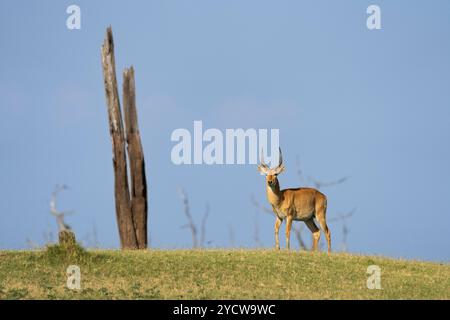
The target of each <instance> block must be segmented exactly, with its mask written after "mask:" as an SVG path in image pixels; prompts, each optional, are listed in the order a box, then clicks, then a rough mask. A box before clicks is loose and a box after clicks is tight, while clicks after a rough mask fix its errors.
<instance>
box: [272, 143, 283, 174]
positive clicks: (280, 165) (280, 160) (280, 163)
mask: <svg viewBox="0 0 450 320" xmlns="http://www.w3.org/2000/svg"><path fill="white" fill-rule="evenodd" d="M278 150H279V152H280V154H279V158H278V166H277V167H276V168H275V169H274V171H275V173H276V174H280V173H282V172H283V171H284V164H283V155H282V154H281V148H280V147H278Z"/></svg>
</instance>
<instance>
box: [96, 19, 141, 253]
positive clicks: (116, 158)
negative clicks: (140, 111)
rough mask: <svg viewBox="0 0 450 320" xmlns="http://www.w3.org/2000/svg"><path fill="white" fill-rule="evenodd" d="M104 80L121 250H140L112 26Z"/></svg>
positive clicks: (104, 49) (104, 48) (104, 50)
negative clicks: (129, 185)
mask: <svg viewBox="0 0 450 320" xmlns="http://www.w3.org/2000/svg"><path fill="white" fill-rule="evenodd" d="M102 65H103V78H104V85H105V94H106V101H107V106H108V117H109V132H110V135H111V140H112V150H113V166H114V193H115V203H116V218H117V224H118V228H119V236H120V244H121V247H122V249H137V248H138V243H137V238H136V231H135V227H134V222H133V214H132V210H131V202H130V192H129V188H128V174H127V162H126V154H125V136H124V131H123V123H122V115H121V112H120V102H119V93H118V90H117V79H116V66H115V58H114V41H113V36H112V30H111V27H109V28H108V29H107V31H106V38H105V41H104V43H103V46H102Z"/></svg>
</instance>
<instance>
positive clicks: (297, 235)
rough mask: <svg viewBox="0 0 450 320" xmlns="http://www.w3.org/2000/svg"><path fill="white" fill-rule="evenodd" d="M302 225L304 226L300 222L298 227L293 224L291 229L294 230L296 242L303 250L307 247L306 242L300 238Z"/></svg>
mask: <svg viewBox="0 0 450 320" xmlns="http://www.w3.org/2000/svg"><path fill="white" fill-rule="evenodd" d="M303 226H304V225H303V224H301V225H300V226H299V227H298V225H294V224H293V226H292V230H293V231H294V234H295V238H296V239H297V242H298V245H299V246H300V248H302V249H303V250H308V248H306V244H305V242H304V241H303V238H302V231H303Z"/></svg>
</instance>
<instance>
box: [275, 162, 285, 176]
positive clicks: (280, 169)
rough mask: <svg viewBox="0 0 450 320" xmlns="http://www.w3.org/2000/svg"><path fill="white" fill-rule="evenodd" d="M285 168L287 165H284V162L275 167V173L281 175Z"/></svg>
mask: <svg viewBox="0 0 450 320" xmlns="http://www.w3.org/2000/svg"><path fill="white" fill-rule="evenodd" d="M284 170H285V167H284V164H282V165H281V166H278V167H277V168H276V169H275V174H276V175H279V174H280V173H282V172H284Z"/></svg>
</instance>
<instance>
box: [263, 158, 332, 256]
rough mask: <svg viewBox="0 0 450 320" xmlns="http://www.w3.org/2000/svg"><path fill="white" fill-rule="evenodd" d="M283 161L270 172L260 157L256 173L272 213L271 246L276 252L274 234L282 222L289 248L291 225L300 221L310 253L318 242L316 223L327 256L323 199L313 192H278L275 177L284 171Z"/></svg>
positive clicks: (276, 235)
mask: <svg viewBox="0 0 450 320" xmlns="http://www.w3.org/2000/svg"><path fill="white" fill-rule="evenodd" d="M284 169H285V167H284V164H283V157H282V155H281V149H280V158H279V164H278V166H277V167H275V168H273V169H271V168H269V167H268V166H267V165H266V164H265V163H264V158H263V155H262V153H261V164H260V165H259V166H258V171H260V172H261V174H264V175H265V176H266V193H267V200H268V201H269V203H270V204H271V205H272V209H273V212H274V213H275V216H276V220H275V244H276V248H277V249H280V244H279V240H278V231H279V229H280V226H281V223H282V222H283V220H284V219H286V246H287V248H288V249H289V248H290V243H289V242H290V234H291V226H292V221H293V220H297V221H304V222H305V224H306V225H307V226H308V228H309V230H311V232H312V234H313V246H312V250H316V249H317V244H318V242H319V239H320V230H319V228H318V227H317V226H316V223H315V222H314V219H316V220H317V221H318V222H319V224H320V227H321V228H322V231H323V232H324V233H325V237H326V238H327V244H328V253H330V252H331V234H330V230H329V229H328V226H327V222H326V211H327V197H326V196H325V195H324V194H323V193H321V192H320V191H318V190H316V189H313V188H296V189H284V190H280V183H279V182H278V178H277V176H278V175H279V174H280V173H282V172H283V171H284Z"/></svg>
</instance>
